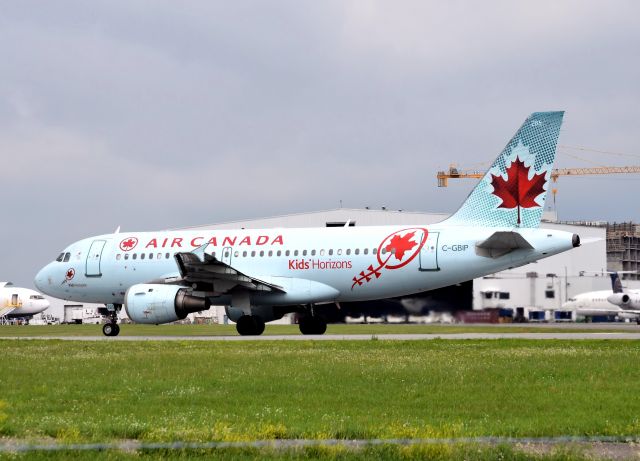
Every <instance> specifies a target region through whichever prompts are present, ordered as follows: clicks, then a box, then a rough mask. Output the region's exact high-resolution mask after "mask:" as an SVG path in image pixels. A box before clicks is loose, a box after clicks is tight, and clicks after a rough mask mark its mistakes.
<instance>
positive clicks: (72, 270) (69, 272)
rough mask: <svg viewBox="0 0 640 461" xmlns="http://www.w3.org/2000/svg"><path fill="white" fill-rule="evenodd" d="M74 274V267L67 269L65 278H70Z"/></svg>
mask: <svg viewBox="0 0 640 461" xmlns="http://www.w3.org/2000/svg"><path fill="white" fill-rule="evenodd" d="M75 275H76V271H75V269H69V270H68V271H67V273H66V274H65V278H66V279H67V280H71V279H72V278H73V277H74V276H75Z"/></svg>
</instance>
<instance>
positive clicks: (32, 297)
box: [29, 295, 44, 299]
mask: <svg viewBox="0 0 640 461" xmlns="http://www.w3.org/2000/svg"><path fill="white" fill-rule="evenodd" d="M29 299H44V296H42V295H31V296H29Z"/></svg>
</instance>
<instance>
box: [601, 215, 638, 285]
mask: <svg viewBox="0 0 640 461" xmlns="http://www.w3.org/2000/svg"><path fill="white" fill-rule="evenodd" d="M606 227H607V266H608V269H609V270H612V271H618V272H622V278H623V279H625V280H640V274H639V273H638V271H639V270H640V225H638V224H635V223H632V222H625V223H612V224H607V225H606Z"/></svg>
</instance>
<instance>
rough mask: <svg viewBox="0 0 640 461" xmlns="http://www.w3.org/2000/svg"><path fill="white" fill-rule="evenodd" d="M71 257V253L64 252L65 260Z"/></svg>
mask: <svg viewBox="0 0 640 461" xmlns="http://www.w3.org/2000/svg"><path fill="white" fill-rule="evenodd" d="M70 257H71V253H65V254H64V262H67V261H69V258H70Z"/></svg>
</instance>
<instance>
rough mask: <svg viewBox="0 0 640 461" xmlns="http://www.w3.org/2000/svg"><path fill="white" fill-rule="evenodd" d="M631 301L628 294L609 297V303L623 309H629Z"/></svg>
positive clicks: (616, 294)
mask: <svg viewBox="0 0 640 461" xmlns="http://www.w3.org/2000/svg"><path fill="white" fill-rule="evenodd" d="M630 300H631V298H629V295H628V294H626V293H614V294H612V295H609V296H608V297H607V301H609V302H610V303H611V304H615V305H616V306H622V307H627V305H628V304H629V301H630Z"/></svg>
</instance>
